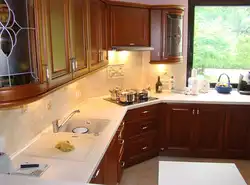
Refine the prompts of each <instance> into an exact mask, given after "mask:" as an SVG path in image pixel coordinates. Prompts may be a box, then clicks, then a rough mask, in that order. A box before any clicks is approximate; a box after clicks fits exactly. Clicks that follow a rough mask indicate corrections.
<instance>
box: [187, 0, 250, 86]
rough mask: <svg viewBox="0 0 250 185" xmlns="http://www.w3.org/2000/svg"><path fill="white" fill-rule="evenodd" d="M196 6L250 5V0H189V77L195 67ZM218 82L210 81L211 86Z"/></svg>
mask: <svg viewBox="0 0 250 185" xmlns="http://www.w3.org/2000/svg"><path fill="white" fill-rule="evenodd" d="M196 6H250V1H249V0H189V1H188V46H187V47H188V48H187V79H186V85H188V78H189V77H190V76H191V71H192V68H193V52H194V23H195V20H194V18H195V15H194V14H195V7H196ZM215 85H216V83H210V87H211V88H214V87H215ZM232 86H233V88H237V86H238V84H236V83H234V84H232Z"/></svg>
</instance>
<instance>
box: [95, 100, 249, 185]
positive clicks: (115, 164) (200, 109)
mask: <svg viewBox="0 0 250 185" xmlns="http://www.w3.org/2000/svg"><path fill="white" fill-rule="evenodd" d="M159 154H160V155H168V156H183V157H213V158H237V159H250V106H236V105H208V104H160V105H152V106H146V107H142V108H137V109H133V110H129V111H128V112H127V114H126V115H125V117H124V121H123V122H122V124H121V126H120V127H119V129H118V131H117V133H116V135H115V136H114V138H113V140H112V142H111V144H110V146H109V148H108V150H107V152H106V154H105V156H104V158H103V160H102V162H101V163H100V165H99V167H98V169H97V171H96V172H95V174H94V176H93V178H92V180H91V183H96V184H105V185H117V184H119V183H120V181H121V177H122V172H123V169H124V167H130V166H133V165H135V164H138V163H140V162H143V161H145V160H148V159H150V158H153V157H155V156H158V155H159Z"/></svg>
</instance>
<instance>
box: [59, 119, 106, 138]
mask: <svg viewBox="0 0 250 185" xmlns="http://www.w3.org/2000/svg"><path fill="white" fill-rule="evenodd" d="M109 123H110V120H108V119H85V120H82V119H81V120H77V119H74V120H71V121H69V122H68V124H66V125H64V126H63V127H62V128H61V129H60V131H59V132H73V133H78V134H93V135H94V136H99V135H100V134H101V133H102V132H103V131H104V130H105V128H106V127H107V126H108V124H109ZM86 131H87V132H86Z"/></svg>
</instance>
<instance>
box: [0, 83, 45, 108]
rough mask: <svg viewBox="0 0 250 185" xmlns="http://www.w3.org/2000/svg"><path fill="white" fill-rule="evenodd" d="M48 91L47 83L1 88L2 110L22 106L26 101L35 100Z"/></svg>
mask: <svg viewBox="0 0 250 185" xmlns="http://www.w3.org/2000/svg"><path fill="white" fill-rule="evenodd" d="M46 91H47V84H46V83H45V84H28V85H20V86H15V87H6V88H5V87H4V88H0V108H4V107H10V106H12V107H13V106H18V105H22V104H24V102H25V100H27V99H34V98H35V97H37V96H39V95H41V94H43V93H45V92H46ZM36 99H37V98H36Z"/></svg>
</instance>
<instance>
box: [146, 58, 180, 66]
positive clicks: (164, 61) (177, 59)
mask: <svg viewBox="0 0 250 185" xmlns="http://www.w3.org/2000/svg"><path fill="white" fill-rule="evenodd" d="M181 62H183V56H179V57H168V58H167V59H165V60H156V61H155V60H151V61H150V62H149V63H150V64H173V63H181Z"/></svg>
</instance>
